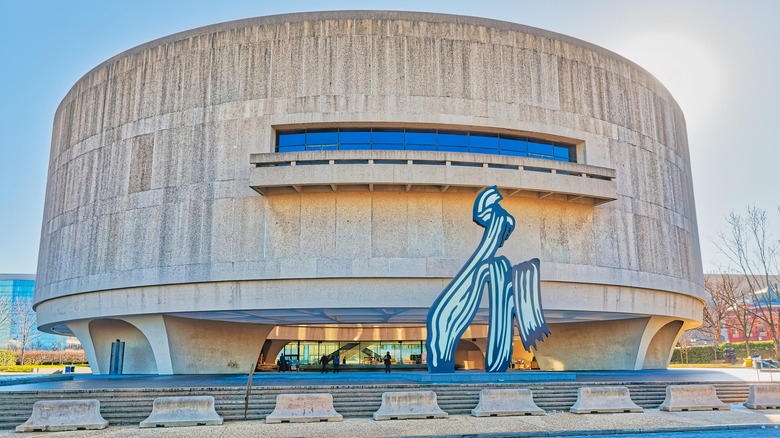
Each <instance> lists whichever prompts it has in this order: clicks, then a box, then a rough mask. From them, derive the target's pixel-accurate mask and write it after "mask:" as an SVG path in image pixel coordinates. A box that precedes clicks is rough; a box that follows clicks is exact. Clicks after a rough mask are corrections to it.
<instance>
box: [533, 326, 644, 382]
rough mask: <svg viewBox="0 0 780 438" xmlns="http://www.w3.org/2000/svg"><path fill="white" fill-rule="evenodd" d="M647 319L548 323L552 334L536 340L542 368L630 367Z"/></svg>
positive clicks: (606, 368) (546, 369) (538, 357)
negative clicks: (538, 340) (541, 339)
mask: <svg viewBox="0 0 780 438" xmlns="http://www.w3.org/2000/svg"><path fill="white" fill-rule="evenodd" d="M649 320H650V318H648V317H642V318H629V319H614V320H608V321H591V322H575V323H561V324H550V331H551V332H552V334H550V336H549V337H548V338H546V339H545V340H544V342H537V343H536V348H537V350H536V361H537V362H538V363H539V367H540V368H541V369H542V370H543V371H584V370H633V369H634V367H635V366H636V363H637V351H638V348H639V344H640V342H641V340H642V335H643V334H644V333H645V327H646V326H647V323H648V322H649Z"/></svg>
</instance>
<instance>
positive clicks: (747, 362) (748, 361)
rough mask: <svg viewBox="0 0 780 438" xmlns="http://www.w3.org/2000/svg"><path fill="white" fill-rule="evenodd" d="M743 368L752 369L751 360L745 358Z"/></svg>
mask: <svg viewBox="0 0 780 438" xmlns="http://www.w3.org/2000/svg"><path fill="white" fill-rule="evenodd" d="M745 367H747V368H752V367H753V359H751V358H749V357H746V358H745Z"/></svg>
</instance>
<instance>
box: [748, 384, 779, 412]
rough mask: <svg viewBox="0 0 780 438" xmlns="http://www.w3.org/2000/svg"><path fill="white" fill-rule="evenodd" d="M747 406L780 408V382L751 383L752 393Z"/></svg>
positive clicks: (751, 407)
mask: <svg viewBox="0 0 780 438" xmlns="http://www.w3.org/2000/svg"><path fill="white" fill-rule="evenodd" d="M745 407H746V408H748V409H780V384H776V383H763V384H756V385H750V393H749V394H748V399H747V401H746V402H745Z"/></svg>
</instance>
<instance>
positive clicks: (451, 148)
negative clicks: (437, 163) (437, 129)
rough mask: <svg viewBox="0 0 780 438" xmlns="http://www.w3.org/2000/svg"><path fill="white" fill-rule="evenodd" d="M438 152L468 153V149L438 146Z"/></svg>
mask: <svg viewBox="0 0 780 438" xmlns="http://www.w3.org/2000/svg"><path fill="white" fill-rule="evenodd" d="M439 151H440V152H468V151H469V149H468V148H465V147H460V146H442V145H439Z"/></svg>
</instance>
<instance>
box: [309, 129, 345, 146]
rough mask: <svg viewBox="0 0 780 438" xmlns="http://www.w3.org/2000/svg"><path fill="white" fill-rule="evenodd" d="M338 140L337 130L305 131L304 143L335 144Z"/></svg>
mask: <svg viewBox="0 0 780 438" xmlns="http://www.w3.org/2000/svg"><path fill="white" fill-rule="evenodd" d="M338 142H339V133H338V132H337V131H325V132H311V131H309V132H307V133H306V144H336V143H338Z"/></svg>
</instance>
